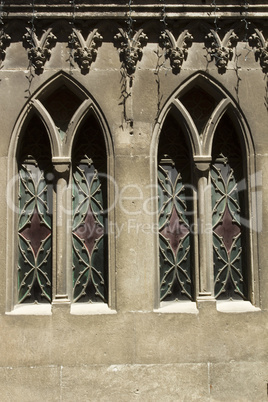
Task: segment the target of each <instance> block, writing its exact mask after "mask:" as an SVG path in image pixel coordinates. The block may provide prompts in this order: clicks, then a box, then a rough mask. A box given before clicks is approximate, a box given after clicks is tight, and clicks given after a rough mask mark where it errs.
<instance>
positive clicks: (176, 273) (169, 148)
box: [158, 117, 193, 301]
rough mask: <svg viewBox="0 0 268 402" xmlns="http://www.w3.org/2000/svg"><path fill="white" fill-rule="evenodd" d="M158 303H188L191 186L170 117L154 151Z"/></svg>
mask: <svg viewBox="0 0 268 402" xmlns="http://www.w3.org/2000/svg"><path fill="white" fill-rule="evenodd" d="M158 188H159V209H158V211H159V265H160V300H161V301H170V300H185V299H186V300H188V299H190V300H192V298H193V282H192V256H191V249H192V244H191V243H192V235H191V219H192V205H191V202H192V201H191V200H192V186H191V163H190V158H189V152H188V147H187V145H186V142H185V140H184V136H183V134H182V132H181V131H180V129H179V127H178V124H177V123H176V121H175V119H173V118H172V117H169V118H168V121H167V122H166V124H165V125H164V127H163V130H162V133H161V137H160V142H159V149H158Z"/></svg>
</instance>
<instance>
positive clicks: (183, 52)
mask: <svg viewBox="0 0 268 402" xmlns="http://www.w3.org/2000/svg"><path fill="white" fill-rule="evenodd" d="M159 40H160V46H161V47H162V48H164V49H166V54H165V57H166V58H167V59H169V60H170V66H171V68H172V71H173V73H174V74H178V73H179V72H180V71H181V66H182V63H183V61H184V60H186V59H187V55H188V48H189V47H190V46H191V45H192V42H193V36H192V35H191V34H190V33H189V31H188V30H187V29H186V30H184V31H183V32H182V33H181V34H180V36H179V38H178V40H177V41H176V40H175V38H174V36H173V35H172V33H171V32H170V31H168V30H165V31H163V32H162V33H161V35H160V38H159Z"/></svg>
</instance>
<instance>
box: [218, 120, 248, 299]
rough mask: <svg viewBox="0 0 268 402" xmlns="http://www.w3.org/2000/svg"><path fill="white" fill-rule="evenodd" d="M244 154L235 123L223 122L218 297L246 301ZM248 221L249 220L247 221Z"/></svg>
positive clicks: (219, 206)
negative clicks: (243, 223) (242, 219)
mask: <svg viewBox="0 0 268 402" xmlns="http://www.w3.org/2000/svg"><path fill="white" fill-rule="evenodd" d="M241 155H242V151H241V146H240V144H239V140H238V138H237V135H236V133H235V130H234V127H233V125H232V124H231V121H230V120H229V119H228V118H227V117H224V118H223V119H222V121H221V122H220V124H219V126H218V128H217V131H216V136H215V138H214V145H213V152H212V156H213V161H212V165H211V183H212V186H211V187H212V221H213V252H214V279H215V297H216V298H218V299H230V298H232V299H241V298H242V299H244V298H246V296H247V284H246V280H245V279H246V276H247V275H246V227H245V226H243V225H242V222H241V217H242V218H244V219H245V218H246V210H245V202H244V201H245V199H246V181H245V180H244V173H243V164H242V156H241ZM245 222H246V219H245Z"/></svg>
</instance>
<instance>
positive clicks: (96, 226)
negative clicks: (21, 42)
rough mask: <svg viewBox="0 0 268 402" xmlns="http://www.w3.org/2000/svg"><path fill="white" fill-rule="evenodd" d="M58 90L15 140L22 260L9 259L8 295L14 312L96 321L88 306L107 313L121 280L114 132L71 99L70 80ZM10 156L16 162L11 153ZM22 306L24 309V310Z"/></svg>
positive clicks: (36, 105)
mask: <svg viewBox="0 0 268 402" xmlns="http://www.w3.org/2000/svg"><path fill="white" fill-rule="evenodd" d="M65 81H66V82H65ZM58 84H59V85H58V86H57V87H55V85H53V89H54V91H53V90H51V88H48V89H46V90H45V91H43V92H42V93H41V94H40V96H39V97H38V99H33V100H32V101H31V108H30V112H29V111H28V110H27V113H26V114H25V116H26V115H27V117H26V121H24V123H23V122H20V123H19V125H18V128H17V129H16V130H17V131H16V136H15V135H14V137H13V147H12V149H16V148H17V152H16V155H15V157H16V162H17V164H16V173H17V175H16V177H17V178H18V181H17V182H16V186H14V187H11V189H10V199H12V202H13V200H14V197H15V198H16V202H15V204H14V208H16V211H18V212H19V213H18V214H14V213H13V214H10V218H9V219H10V220H11V221H12V224H13V223H14V226H13V227H16V234H17V236H16V239H17V240H15V239H14V231H13V232H12V231H11V230H10V231H8V236H9V239H11V238H12V243H14V240H15V242H16V252H15V253H13V254H12V255H11V253H10V258H11V260H12V264H11V266H12V268H10V270H11V271H10V272H11V273H12V277H13V278H14V281H10V283H11V284H12V285H10V286H9V287H8V296H7V305H8V310H9V311H11V313H12V311H13V310H14V313H15V314H17V313H18V314H24V312H25V313H26V314H27V313H28V312H31V311H32V310H31V308H33V307H32V306H29V304H31V305H33V304H34V305H38V306H39V307H36V309H35V311H36V312H37V314H39V313H40V314H43V313H44V314H50V313H51V307H50V304H51V303H52V302H53V304H57V303H58V304H63V303H64V304H73V305H72V306H71V313H73V314H80V312H81V311H82V313H85V314H91V311H92V310H90V306H89V309H85V308H84V306H85V303H87V304H90V303H95V304H96V303H100V304H101V305H100V304H98V306H96V307H95V306H94V307H93V310H94V309H95V310H96V308H100V309H101V311H103V312H105V313H109V311H113V310H111V308H114V298H113V297H112V296H111V294H112V292H111V291H110V289H109V286H111V283H112V284H113V286H114V279H115V278H114V275H113V273H111V269H110V263H111V261H110V260H111V257H110V254H109V252H110V250H111V247H110V242H111V239H112V236H108V228H107V227H108V194H109V197H110V199H112V196H113V194H114V192H113V188H112V185H113V182H112V180H109V182H108V179H107V173H108V170H109V173H110V174H111V172H112V163H113V158H112V157H111V153H109V152H111V151H108V150H110V149H111V144H110V142H109V141H110V140H109V138H106V137H105V132H106V131H108V127H107V125H106V123H105V121H104V119H103V118H102V116H101V113H100V112H99V111H98V109H97V108H95V105H94V103H93V102H92V101H91V99H90V98H87V95H86V94H85V92H84V91H83V90H81V92H79V90H78V88H75V90H74V93H72V90H71V89H70V87H71V84H70V83H69V82H68V81H67V79H65V78H61V79H60V81H59V82H58ZM23 118H25V117H23ZM21 127H22V129H21ZM18 133H20V135H19V136H18ZM17 138H19V141H18V143H17ZM15 143H16V146H14V144H15ZM10 155H11V158H10V159H12V160H14V159H13V158H14V153H13V152H12V151H11V148H10ZM12 169H13V165H12ZM12 169H10V176H11V177H10V180H9V181H10V182H12V183H13V181H12V180H13V177H14V176H15V175H14V170H12ZM11 172H12V174H11ZM12 208H13V207H12ZM14 211H15V209H14V210H13V212H14ZM112 217H113V211H111V212H109V219H113V218H112ZM109 258H110V260H109ZM14 267H16V268H15V269H14ZM80 303H84V306H83V307H81V306H80ZM18 304H23V306H20V308H19V310H17V305H18ZM43 304H46V306H43ZM28 307H29V308H28ZM79 309H80V310H81V309H82V310H81V311H80V310H79ZM95 310H94V311H95ZM18 311H20V312H21V313H20V312H18Z"/></svg>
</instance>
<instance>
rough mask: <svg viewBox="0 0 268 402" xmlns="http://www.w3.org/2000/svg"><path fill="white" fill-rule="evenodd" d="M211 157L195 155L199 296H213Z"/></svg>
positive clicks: (200, 297) (202, 297) (201, 297)
mask: <svg viewBox="0 0 268 402" xmlns="http://www.w3.org/2000/svg"><path fill="white" fill-rule="evenodd" d="M210 159H211V158H210V157H207V158H204V157H202V158H201V157H195V166H196V168H197V205H198V211H197V220H198V240H199V242H198V249H199V284H198V286H199V289H198V295H197V296H198V298H199V299H204V298H212V297H213V295H214V291H213V263H212V261H213V259H212V242H211V236H212V232H211V227H212V226H211V196H210V194H211V191H210V186H209V168H210Z"/></svg>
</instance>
